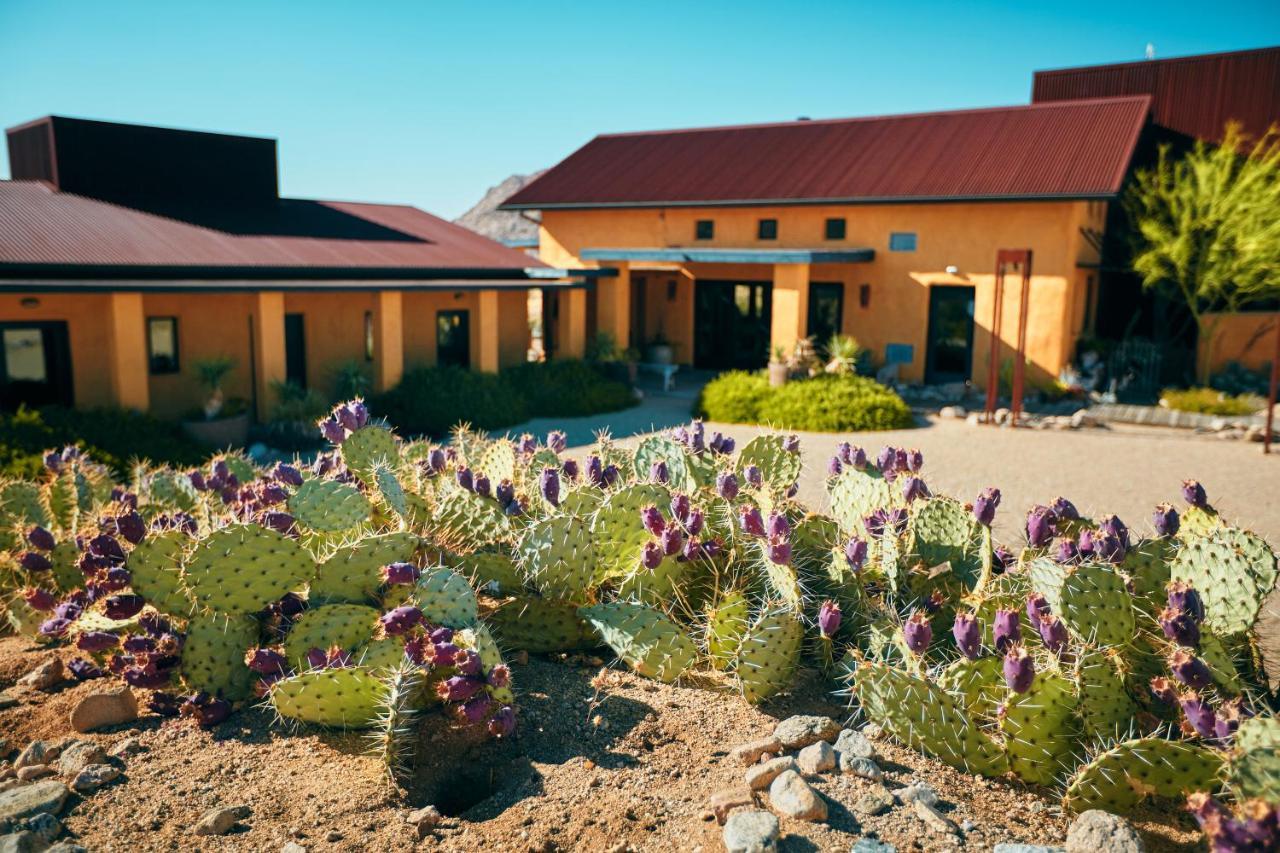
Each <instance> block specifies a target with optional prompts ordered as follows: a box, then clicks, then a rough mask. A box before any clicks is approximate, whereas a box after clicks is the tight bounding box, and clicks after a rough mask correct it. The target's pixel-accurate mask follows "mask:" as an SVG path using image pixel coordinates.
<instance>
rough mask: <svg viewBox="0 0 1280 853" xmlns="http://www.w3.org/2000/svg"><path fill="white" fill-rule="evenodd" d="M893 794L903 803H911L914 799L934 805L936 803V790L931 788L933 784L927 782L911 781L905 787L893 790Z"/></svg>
mask: <svg viewBox="0 0 1280 853" xmlns="http://www.w3.org/2000/svg"><path fill="white" fill-rule="evenodd" d="M893 795H894V796H895V797H897V798H898V800H899V801H901V802H903V803H913V802H915V801H916V800H922V801H924V802H925V803H926V804H928V805H931V806H936V805H937V804H938V792H937V791H935V790H933V786H932V785H930V784H929V783H928V782H912V783H911V784H910V785H907V786H906V787H905V788H899V789H898V790H896V791H894V792H893Z"/></svg>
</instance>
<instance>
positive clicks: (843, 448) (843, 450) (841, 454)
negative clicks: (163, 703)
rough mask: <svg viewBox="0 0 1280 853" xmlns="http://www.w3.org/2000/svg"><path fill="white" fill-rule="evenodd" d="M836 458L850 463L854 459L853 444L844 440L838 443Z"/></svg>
mask: <svg viewBox="0 0 1280 853" xmlns="http://www.w3.org/2000/svg"><path fill="white" fill-rule="evenodd" d="M836 459H838V460H839V461H841V462H843V463H845V464H846V465H848V464H849V463H850V462H852V461H853V445H852V444H850V443H849V442H847V441H842V442H840V443H839V444H837V445H836Z"/></svg>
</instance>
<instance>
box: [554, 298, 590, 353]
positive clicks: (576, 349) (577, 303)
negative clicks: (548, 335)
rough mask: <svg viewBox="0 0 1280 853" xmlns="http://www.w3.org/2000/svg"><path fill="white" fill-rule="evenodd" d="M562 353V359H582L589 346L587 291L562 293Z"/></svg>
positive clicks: (560, 330)
mask: <svg viewBox="0 0 1280 853" xmlns="http://www.w3.org/2000/svg"><path fill="white" fill-rule="evenodd" d="M559 324H560V325H559V330H558V331H559V334H560V351H559V352H558V353H556V355H558V356H560V357H561V358H582V355H583V353H584V352H586V346H587V292H586V291H585V290H562V291H560V318H559Z"/></svg>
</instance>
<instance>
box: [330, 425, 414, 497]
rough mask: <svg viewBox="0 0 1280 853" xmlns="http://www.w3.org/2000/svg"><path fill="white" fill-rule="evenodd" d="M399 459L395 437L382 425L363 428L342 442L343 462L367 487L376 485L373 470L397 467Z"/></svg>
mask: <svg viewBox="0 0 1280 853" xmlns="http://www.w3.org/2000/svg"><path fill="white" fill-rule="evenodd" d="M399 459H400V452H399V448H398V447H397V446H396V437H395V435H393V434H392V432H391V430H389V429H387V428H386V427H385V426H382V425H381V424H369V425H367V426H363V427H361V428H360V429H358V430H356V431H355V432H353V433H351V435H349V436H347V437H346V440H344V441H343V442H342V461H343V462H345V463H347V468H348V469H350V470H351V473H353V474H355V475H356V476H357V477H359V478H360V482H362V483H364V484H365V485H366V486H373V485H375V484H374V482H373V470H374V468H375V467H376V466H378V465H379V464H382V465H395V464H396V463H397V461H398V460H399Z"/></svg>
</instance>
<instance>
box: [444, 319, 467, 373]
mask: <svg viewBox="0 0 1280 853" xmlns="http://www.w3.org/2000/svg"><path fill="white" fill-rule="evenodd" d="M436 364H437V365H439V366H440V367H470V366H471V315H470V313H469V312H467V311H437V312H436Z"/></svg>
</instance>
